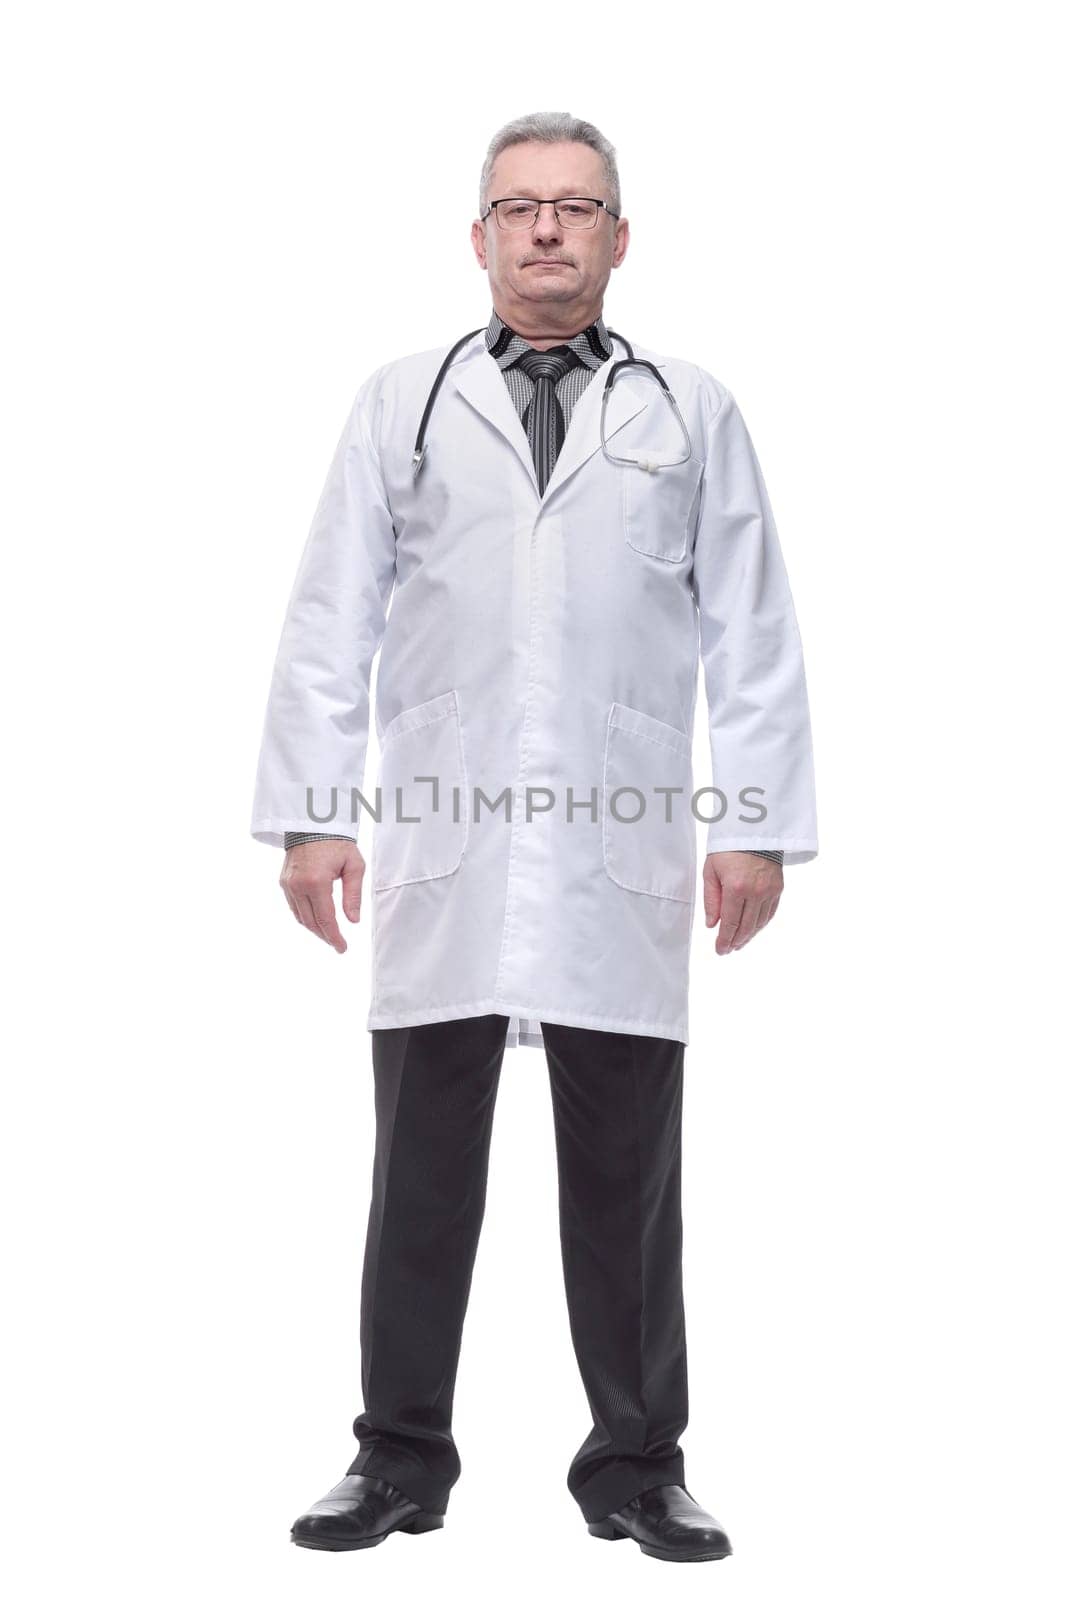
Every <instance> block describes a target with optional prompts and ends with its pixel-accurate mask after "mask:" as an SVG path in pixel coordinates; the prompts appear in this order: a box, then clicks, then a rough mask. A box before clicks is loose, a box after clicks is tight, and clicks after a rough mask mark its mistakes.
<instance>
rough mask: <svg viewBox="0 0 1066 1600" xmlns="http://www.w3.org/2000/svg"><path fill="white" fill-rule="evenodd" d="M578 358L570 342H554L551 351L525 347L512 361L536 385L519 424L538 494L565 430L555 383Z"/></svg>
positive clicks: (575, 363) (574, 364)
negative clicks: (523, 431) (529, 452)
mask: <svg viewBox="0 0 1066 1600" xmlns="http://www.w3.org/2000/svg"><path fill="white" fill-rule="evenodd" d="M580 359H581V358H580V356H578V355H577V353H576V352H575V351H574V350H572V349H571V348H570V346H569V345H567V344H557V345H554V346H553V347H552V349H551V350H526V351H524V352H523V354H522V355H520V356H519V358H518V360H517V361H516V362H515V366H516V367H521V368H522V371H523V372H525V373H527V374H528V375H529V377H531V378H532V379H533V382H534V384H535V386H536V387H535V388H534V391H533V398H532V400H530V402H529V404H528V406H527V407H526V409H525V415H524V416H523V418H522V425H523V427H524V428H525V430H526V438H527V439H528V440H529V448H530V450H531V451H532V452H533V463H534V465H535V467H536V469H537V483H538V484H539V486H540V492H541V494H543V493H544V489H545V485H546V484H547V482H548V479H549V478H550V477H551V475H552V470H553V468H554V466H555V462H556V459H557V457H558V455H559V449H560V447H561V445H562V442H563V436H564V434H565V432H566V424H565V423H564V421H563V408H562V406H561V405H560V404H559V396H558V394H557V393H556V389H555V386H556V384H557V383H558V381H559V379H560V378H561V377H562V375H563V373H564V372H569V371H570V369H571V367H576V366H577V365H578V364H579V362H580Z"/></svg>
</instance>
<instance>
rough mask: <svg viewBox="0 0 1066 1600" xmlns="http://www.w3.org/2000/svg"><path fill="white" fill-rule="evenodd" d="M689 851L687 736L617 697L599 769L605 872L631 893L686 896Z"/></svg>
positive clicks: (692, 840) (691, 872) (692, 847)
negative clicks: (618, 699) (600, 773)
mask: <svg viewBox="0 0 1066 1600" xmlns="http://www.w3.org/2000/svg"><path fill="white" fill-rule="evenodd" d="M620 790H622V791H625V792H623V793H618V791H620ZM663 790H672V791H674V792H673V793H670V794H666V793H663V792H662V791H663ZM631 791H637V792H636V793H633V792H631ZM657 791H658V792H657ZM678 791H680V792H678ZM641 801H643V809H642V806H641ZM629 818H634V819H636V820H626V819H629ZM695 852H696V829H695V823H694V820H693V816H692V740H691V736H690V735H689V734H686V733H682V732H681V730H680V729H679V728H674V727H672V726H671V725H670V724H669V723H668V722H660V721H659V719H658V718H657V717H650V716H648V715H647V713H646V712H644V711H637V710H636V709H635V707H633V706H626V705H622V704H620V703H619V702H618V701H617V700H616V701H615V702H614V703H613V704H612V706H611V710H610V714H609V716H608V718H607V744H606V750H605V754H604V772H603V863H604V867H605V869H606V871H607V876H608V877H609V878H611V879H612V880H613V881H614V882H615V883H617V884H618V885H619V887H620V888H623V889H631V890H633V891H634V892H635V893H637V894H651V895H658V896H660V897H661V898H662V899H665V900H683V901H685V902H691V900H692V898H693V894H694V885H695Z"/></svg>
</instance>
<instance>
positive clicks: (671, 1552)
mask: <svg viewBox="0 0 1066 1600" xmlns="http://www.w3.org/2000/svg"><path fill="white" fill-rule="evenodd" d="M588 1530H589V1532H590V1533H591V1534H592V1536H593V1538H594V1539H627V1538H628V1539H636V1541H637V1543H638V1544H639V1545H640V1548H641V1549H642V1550H643V1552H644V1554H645V1555H646V1556H657V1557H658V1559H659V1560H660V1561H717V1560H718V1559H719V1558H720V1557H721V1556H731V1555H732V1554H733V1546H732V1545H731V1544H730V1543H729V1538H728V1536H727V1534H726V1531H725V1529H724V1528H723V1527H722V1524H721V1523H720V1522H718V1521H717V1520H716V1519H715V1518H714V1517H712V1516H711V1514H710V1512H709V1511H704V1509H703V1507H702V1506H701V1505H700V1504H699V1502H698V1501H696V1500H694V1499H693V1498H692V1496H691V1495H690V1494H689V1492H688V1490H687V1489H686V1488H684V1486H683V1485H682V1484H680V1483H665V1484H661V1485H659V1487H658V1488H655V1489H644V1490H642V1491H641V1493H640V1494H638V1495H635V1496H634V1498H633V1499H632V1500H629V1501H627V1503H626V1504H625V1505H624V1506H621V1507H620V1508H619V1510H617V1511H612V1512H611V1513H610V1515H609V1516H607V1517H604V1518H603V1520H602V1522H590V1523H589V1524H588Z"/></svg>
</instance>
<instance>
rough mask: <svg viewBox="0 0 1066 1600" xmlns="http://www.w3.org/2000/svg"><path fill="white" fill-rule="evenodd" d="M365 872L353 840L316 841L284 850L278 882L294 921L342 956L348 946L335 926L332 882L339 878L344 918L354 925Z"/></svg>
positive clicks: (363, 863) (356, 920)
mask: <svg viewBox="0 0 1066 1600" xmlns="http://www.w3.org/2000/svg"><path fill="white" fill-rule="evenodd" d="M365 872H366V862H365V861H364V860H363V857H362V855H361V853H360V850H359V846H358V845H357V844H356V843H355V841H354V840H352V841H351V842H349V841H348V840H345V839H316V840H315V841H314V842H313V843H310V844H294V845H293V847H292V849H291V850H286V852H285V865H284V866H283V867H282V869H281V877H280V879H279V880H278V881H279V882H280V884H281V887H282V889H283V890H284V892H285V898H286V900H287V901H288V902H289V908H290V910H291V911H292V914H293V916H294V917H295V918H296V920H297V922H300V923H302V924H303V926H304V927H305V928H309V929H310V931H311V932H312V933H316V934H317V935H318V937H319V938H320V939H324V940H325V941H326V943H327V944H330V945H332V946H333V948H334V950H336V951H337V953H338V955H342V954H343V953H344V951H345V950H347V948H348V946H347V944H346V942H345V940H344V939H343V938H342V936H341V931H340V929H339V928H338V926H337V914H336V911H335V909H334V905H333V880H334V878H340V879H341V881H342V883H343V890H342V893H341V904H342V905H343V907H344V915H345V916H346V917H347V918H348V921H349V922H358V921H359V906H360V904H361V901H362V897H363V874H364V873H365Z"/></svg>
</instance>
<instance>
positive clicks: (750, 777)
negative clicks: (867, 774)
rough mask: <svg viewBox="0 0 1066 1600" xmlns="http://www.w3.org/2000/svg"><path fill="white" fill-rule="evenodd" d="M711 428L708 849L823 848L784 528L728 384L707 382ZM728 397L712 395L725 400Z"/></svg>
mask: <svg viewBox="0 0 1066 1600" xmlns="http://www.w3.org/2000/svg"><path fill="white" fill-rule="evenodd" d="M701 392H702V395H703V404H704V406H705V408H706V410H705V418H704V420H705V424H706V427H707V441H708V448H707V462H706V468H705V472H704V477H703V486H702V491H701V499H700V510H699V519H698V523H697V529H696V539H695V546H694V561H693V590H694V593H695V597H696V603H697V607H698V610H699V627H700V655H701V658H702V661H703V671H704V681H705V687H706V695H707V712H708V722H709V732H710V746H711V771H712V782H713V785H714V788H715V790H716V791H718V793H716V794H715V795H711V796H707V795H705V796H703V797H702V799H701V803H700V805H699V812H700V815H702V816H703V817H705V818H712V817H713V818H715V819H716V820H714V821H710V822H709V823H708V828H707V852H708V854H716V853H718V852H720V851H723V850H746V849H747V850H750V849H759V850H781V851H782V852H783V859H784V865H785V866H794V865H797V864H799V863H800V862H804V861H811V860H813V858H814V857H815V856H816V855H817V853H818V836H817V821H816V816H815V792H814V762H813V752H812V744H811V726H810V713H809V708H808V703H807V683H806V674H805V671H804V664H803V648H802V644H801V642H800V634H799V627H798V625H797V622H796V614H795V610H794V607H793V603H792V592H791V589H790V587H789V582H788V576H787V573H786V571H785V563H784V559H783V557H782V554H781V547H780V544H779V542H778V537H777V528H776V526H775V523H774V517H773V512H772V511H771V509H770V501H769V498H768V496H767V492H766V485H765V483H764V481H763V475H762V471H761V468H760V466H759V462H758V459H757V457H756V455H755V449H754V446H753V445H752V442H751V438H750V435H749V433H748V430H747V426H746V424H745V422H744V419H743V417H742V416H741V413H740V410H739V407H738V406H737V403H736V401H735V399H734V398H733V395H732V394H731V393H730V392H729V390H728V389H723V388H722V387H721V386H720V385H716V386H715V387H714V389H713V390H712V389H711V387H710V386H709V385H706V384H705V385H702V386H701ZM719 397H720V403H718V404H717V405H716V402H717V401H718V400H719Z"/></svg>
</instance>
